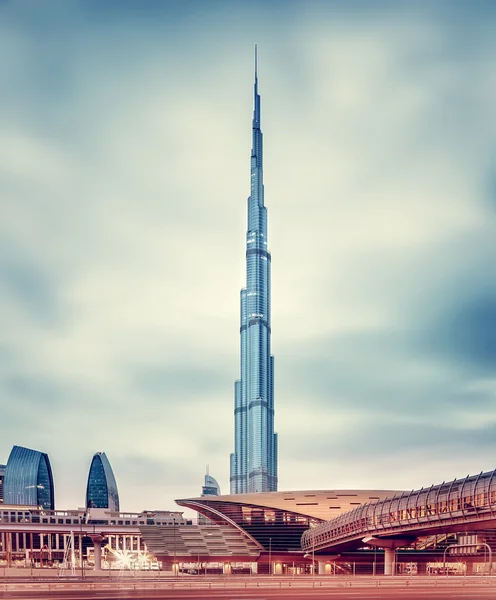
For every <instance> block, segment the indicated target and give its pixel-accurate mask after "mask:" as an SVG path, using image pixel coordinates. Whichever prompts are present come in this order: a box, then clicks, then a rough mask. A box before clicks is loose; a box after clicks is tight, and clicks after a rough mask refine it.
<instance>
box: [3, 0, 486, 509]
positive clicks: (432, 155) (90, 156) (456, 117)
mask: <svg viewBox="0 0 496 600" xmlns="http://www.w3.org/2000/svg"><path fill="white" fill-rule="evenodd" d="M136 6H137V5H136V3H127V2H119V3H112V2H108V3H105V6H103V5H102V4H101V3H92V2H84V3H66V2H50V3H48V4H47V3H44V7H43V10H42V11H40V8H39V7H38V8H37V3H36V2H22V1H19V2H15V3H13V2H10V3H9V2H7V3H3V4H1V5H0V15H1V19H0V80H1V81H3V82H4V86H3V87H4V90H3V91H2V105H3V110H2V111H1V113H0V126H1V129H2V136H1V138H0V174H1V179H0V190H1V197H2V203H1V209H0V210H1V219H0V240H1V241H0V290H1V295H0V314H1V315H2V335H1V338H0V356H1V357H2V360H1V361H0V398H1V404H2V409H3V411H4V412H3V413H2V414H3V415H4V417H3V418H2V435H1V436H0V437H1V442H0V453H1V455H3V456H4V457H5V458H6V457H7V456H8V453H9V451H10V447H11V445H13V444H15V443H17V444H24V445H27V446H30V447H39V448H40V449H41V450H44V451H48V452H49V453H50V456H51V458H52V462H53V465H54V471H55V478H56V487H57V503H58V505H59V506H76V505H80V504H81V503H82V502H83V498H84V486H85V477H86V474H87V469H88V467H89V462H90V457H91V454H92V453H93V452H95V451H98V450H104V451H105V452H106V453H107V455H108V456H109V458H110V460H111V462H112V465H113V467H114V471H115V474H116V477H117V480H118V484H119V488H120V491H121V497H122V501H121V505H122V506H123V507H124V508H129V509H139V508H143V507H144V506H147V507H154V508H157V507H163V508H166V507H172V506H173V499H174V498H175V497H186V496H188V495H197V494H198V493H199V491H200V486H201V482H202V476H203V473H204V467H205V464H206V463H209V464H210V472H211V473H212V474H213V475H214V476H215V477H216V478H217V479H218V480H219V482H220V483H221V486H222V488H223V490H224V491H227V490H228V468H229V467H228V455H229V453H230V452H231V451H232V439H233V416H232V412H233V399H232V385H233V381H234V379H236V377H237V374H238V348H239V338H238V326H239V323H238V290H239V288H240V287H242V285H243V269H244V264H243V254H244V243H243V241H244V230H245V219H246V215H245V212H246V203H245V201H246V197H247V195H248V193H249V187H248V183H249V181H248V180H249V149H250V143H251V139H250V133H251V132H250V118H251V110H252V106H251V101H252V96H251V77H252V71H251V68H252V62H251V61H252V54H251V52H252V48H253V43H254V42H258V43H259V50H260V86H261V91H262V105H263V108H262V110H263V121H262V128H263V131H264V135H265V188H266V203H267V206H268V207H269V234H270V246H271V249H272V253H273V350H274V353H275V356H276V428H277V430H278V431H279V434H280V444H281V448H280V488H281V489H283V488H293V489H294V488H298V487H310V488H313V489H316V488H326V487H331V488H332V487H338V486H339V484H342V485H343V486H344V485H356V486H357V487H360V486H363V487H376V486H377V487H385V488H398V487H414V486H420V485H426V484H430V483H434V482H436V481H438V480H442V479H447V478H449V477H454V476H456V475H462V474H466V473H465V471H467V472H475V471H478V470H480V469H486V468H493V467H494V465H493V464H492V463H491V459H490V457H491V455H492V454H491V450H492V449H493V442H492V439H493V437H494V436H493V435H492V434H493V429H494V418H493V414H494V405H495V402H496V396H495V393H496V391H495V384H494V381H495V380H496V377H495V374H494V358H495V354H496V348H495V343H494V335H493V330H494V327H493V325H494V319H495V317H496V315H495V301H494V298H495V292H496V290H495V288H496V280H495V278H494V276H493V274H492V270H493V269H492V263H493V260H492V259H493V256H494V253H495V250H496V241H495V240H496V235H495V234H496V222H495V218H496V215H495V210H494V207H495V202H494V198H495V194H494V189H495V188H494V173H495V168H494V157H495V145H494V139H496V136H495V134H496V131H495V128H496V126H495V124H494V119H493V114H492V113H493V107H494V100H495V96H496V79H495V76H494V73H495V70H494V59H493V57H494V56H495V47H494V46H495V42H494V40H493V37H494V36H493V35H492V28H491V27H490V23H491V22H492V21H493V20H494V18H495V14H494V10H493V9H492V7H491V6H490V5H486V4H485V3H481V10H480V11H475V10H474V11H466V10H465V9H464V8H463V7H458V8H456V9H455V8H453V6H452V5H450V6H448V4H444V3H442V2H441V3H437V4H436V7H432V6H431V5H427V4H422V8H420V7H419V8H412V5H411V4H410V3H408V4H407V3H387V2H384V3H382V2H378V3H377V7H376V8H377V10H374V11H371V10H368V9H366V8H365V6H366V5H365V3H364V5H363V6H361V8H360V9H358V8H357V9H356V10H351V9H350V8H349V7H343V6H342V4H341V3H333V2H308V3H301V2H294V3H287V2H285V3H277V2H274V3H271V4H270V6H267V3H254V4H252V5H250V6H249V7H248V6H246V5H242V4H238V5H237V6H235V5H234V4H232V3H226V2H218V3H209V7H210V8H209V10H205V3H201V2H200V3H197V2H186V3H175V2H171V3H168V2H164V3H159V4H157V3H156V2H153V3H146V2H144V3H140V8H139V9H137V8H136ZM158 6H160V9H159V8H157V7H158ZM179 6H181V7H182V8H179ZM357 6H358V5H357ZM447 17H449V18H447ZM462 25H463V26H462ZM254 32H256V36H255V33H254ZM254 36H255V37H256V38H257V39H254ZM469 42H470V43H469ZM1 455H0V458H1ZM412 465H414V466H413V467H412ZM426 465H428V467H426ZM406 466H408V468H409V475H408V476H407V475H405V468H406Z"/></svg>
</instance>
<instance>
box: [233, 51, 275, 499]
mask: <svg viewBox="0 0 496 600" xmlns="http://www.w3.org/2000/svg"><path fill="white" fill-rule="evenodd" d="M260 117H261V113H260V95H259V93H258V72H257V48H256V46H255V84H254V111H253V123H252V135H253V142H252V151H251V189H250V197H249V198H248V230H247V233H246V287H245V288H243V289H242V290H241V323H240V336H241V357H240V358H241V360H240V362H241V365H240V370H241V373H240V375H241V377H240V379H238V380H237V381H236V383H235V385H234V396H235V401H234V404H235V405H234V452H233V453H232V454H231V477H230V484H231V493H232V494H242V493H246V492H271V491H276V490H277V434H276V433H274V357H273V356H272V355H271V353H270V334H271V329H270V263H271V256H270V253H269V252H268V247H267V241H268V240H267V209H266V208H265V206H264V186H263V138H262V131H261V129H260Z"/></svg>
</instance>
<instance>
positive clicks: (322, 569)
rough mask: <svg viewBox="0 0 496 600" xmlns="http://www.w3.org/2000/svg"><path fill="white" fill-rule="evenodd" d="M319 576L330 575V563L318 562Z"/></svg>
mask: <svg viewBox="0 0 496 600" xmlns="http://www.w3.org/2000/svg"><path fill="white" fill-rule="evenodd" d="M318 565H319V571H318V573H319V575H330V574H331V563H330V562H329V561H327V562H326V561H323V560H319V562H318Z"/></svg>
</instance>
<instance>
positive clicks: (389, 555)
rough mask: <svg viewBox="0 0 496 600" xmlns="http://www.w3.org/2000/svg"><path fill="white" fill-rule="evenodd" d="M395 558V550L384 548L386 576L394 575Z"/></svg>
mask: <svg viewBox="0 0 496 600" xmlns="http://www.w3.org/2000/svg"><path fill="white" fill-rule="evenodd" d="M395 558H396V550H395V548H384V575H394V571H395Z"/></svg>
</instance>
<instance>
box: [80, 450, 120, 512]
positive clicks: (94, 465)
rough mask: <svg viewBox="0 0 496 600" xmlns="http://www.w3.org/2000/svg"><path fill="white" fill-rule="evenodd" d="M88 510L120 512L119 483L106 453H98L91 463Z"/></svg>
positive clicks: (87, 499) (87, 498)
mask: <svg viewBox="0 0 496 600" xmlns="http://www.w3.org/2000/svg"><path fill="white" fill-rule="evenodd" d="M86 508H108V509H109V510H111V511H116V512H119V492H118V491H117V483H116V481H115V477H114V472H113V471H112V467H111V466H110V462H109V460H108V458H107V455H106V454H105V452H97V453H96V454H95V455H94V456H93V459H92V461H91V466H90V472H89V474H88V483H87V485H86Z"/></svg>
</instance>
